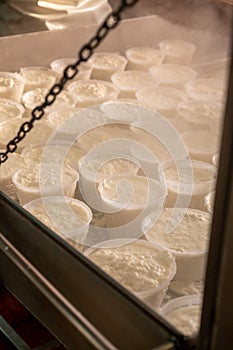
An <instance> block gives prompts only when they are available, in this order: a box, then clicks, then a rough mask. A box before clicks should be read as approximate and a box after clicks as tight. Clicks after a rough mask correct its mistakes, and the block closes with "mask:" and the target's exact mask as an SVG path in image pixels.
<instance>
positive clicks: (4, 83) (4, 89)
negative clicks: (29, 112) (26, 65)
mask: <svg viewBox="0 0 233 350" xmlns="http://www.w3.org/2000/svg"><path fill="white" fill-rule="evenodd" d="M24 84H25V82H24V79H23V78H22V77H21V76H20V74H17V73H10V72H0V98H6V99H9V100H14V101H17V102H20V99H21V96H22V93H23V89H24Z"/></svg>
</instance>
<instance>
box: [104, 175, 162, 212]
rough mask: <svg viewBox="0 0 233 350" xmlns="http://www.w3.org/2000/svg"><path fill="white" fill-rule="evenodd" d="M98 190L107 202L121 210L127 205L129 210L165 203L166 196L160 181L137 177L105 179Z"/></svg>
mask: <svg viewBox="0 0 233 350" xmlns="http://www.w3.org/2000/svg"><path fill="white" fill-rule="evenodd" d="M98 190H99V192H100V194H101V197H102V198H103V199H104V200H106V201H107V202H110V203H112V205H116V206H118V207H119V208H120V207H121V206H123V205H124V204H127V207H129V209H130V208H132V207H133V208H134V207H143V206H150V205H152V203H156V202H163V199H164V197H165V196H166V189H165V187H164V186H163V185H162V184H161V183H160V182H159V181H156V180H152V179H147V178H146V177H144V176H137V175H134V176H125V177H122V178H118V177H112V178H108V179H104V180H103V181H102V182H101V183H100V185H99V187H98Z"/></svg>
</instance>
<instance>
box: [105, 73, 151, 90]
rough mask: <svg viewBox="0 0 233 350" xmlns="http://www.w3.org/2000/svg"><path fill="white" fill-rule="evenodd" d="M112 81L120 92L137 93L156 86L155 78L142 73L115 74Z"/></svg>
mask: <svg viewBox="0 0 233 350" xmlns="http://www.w3.org/2000/svg"><path fill="white" fill-rule="evenodd" d="M111 80H112V82H113V84H114V85H116V86H117V87H118V88H119V89H120V90H123V91H127V90H129V91H136V90H138V89H141V88H143V87H146V86H151V85H155V84H156V82H155V80H154V79H153V77H152V76H151V75H150V74H149V73H146V72H142V71H136V70H135V71H134V70H129V71H123V72H118V73H115V74H113V76H112V77H111Z"/></svg>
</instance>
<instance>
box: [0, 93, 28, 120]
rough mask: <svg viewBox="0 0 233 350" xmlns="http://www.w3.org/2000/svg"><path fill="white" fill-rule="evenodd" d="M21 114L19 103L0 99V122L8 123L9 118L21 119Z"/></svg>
mask: <svg viewBox="0 0 233 350" xmlns="http://www.w3.org/2000/svg"><path fill="white" fill-rule="evenodd" d="M23 113H24V108H23V106H22V105H21V104H20V103H17V102H16V101H11V100H8V99H5V98H0V122H2V121H3V122H4V121H8V120H9V119H11V118H12V119H13V118H18V117H21V116H22V115H23Z"/></svg>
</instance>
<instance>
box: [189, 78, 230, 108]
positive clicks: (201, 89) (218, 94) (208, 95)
mask: <svg viewBox="0 0 233 350" xmlns="http://www.w3.org/2000/svg"><path fill="white" fill-rule="evenodd" d="M225 85H226V84H224V81H222V80H220V79H211V78H209V79H201V78H199V79H194V80H192V81H189V82H187V83H186V85H185V88H186V92H187V94H188V95H189V96H190V97H191V98H193V99H195V100H200V101H209V102H222V101H224V99H225V97H226V94H225V88H226V86H225Z"/></svg>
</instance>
